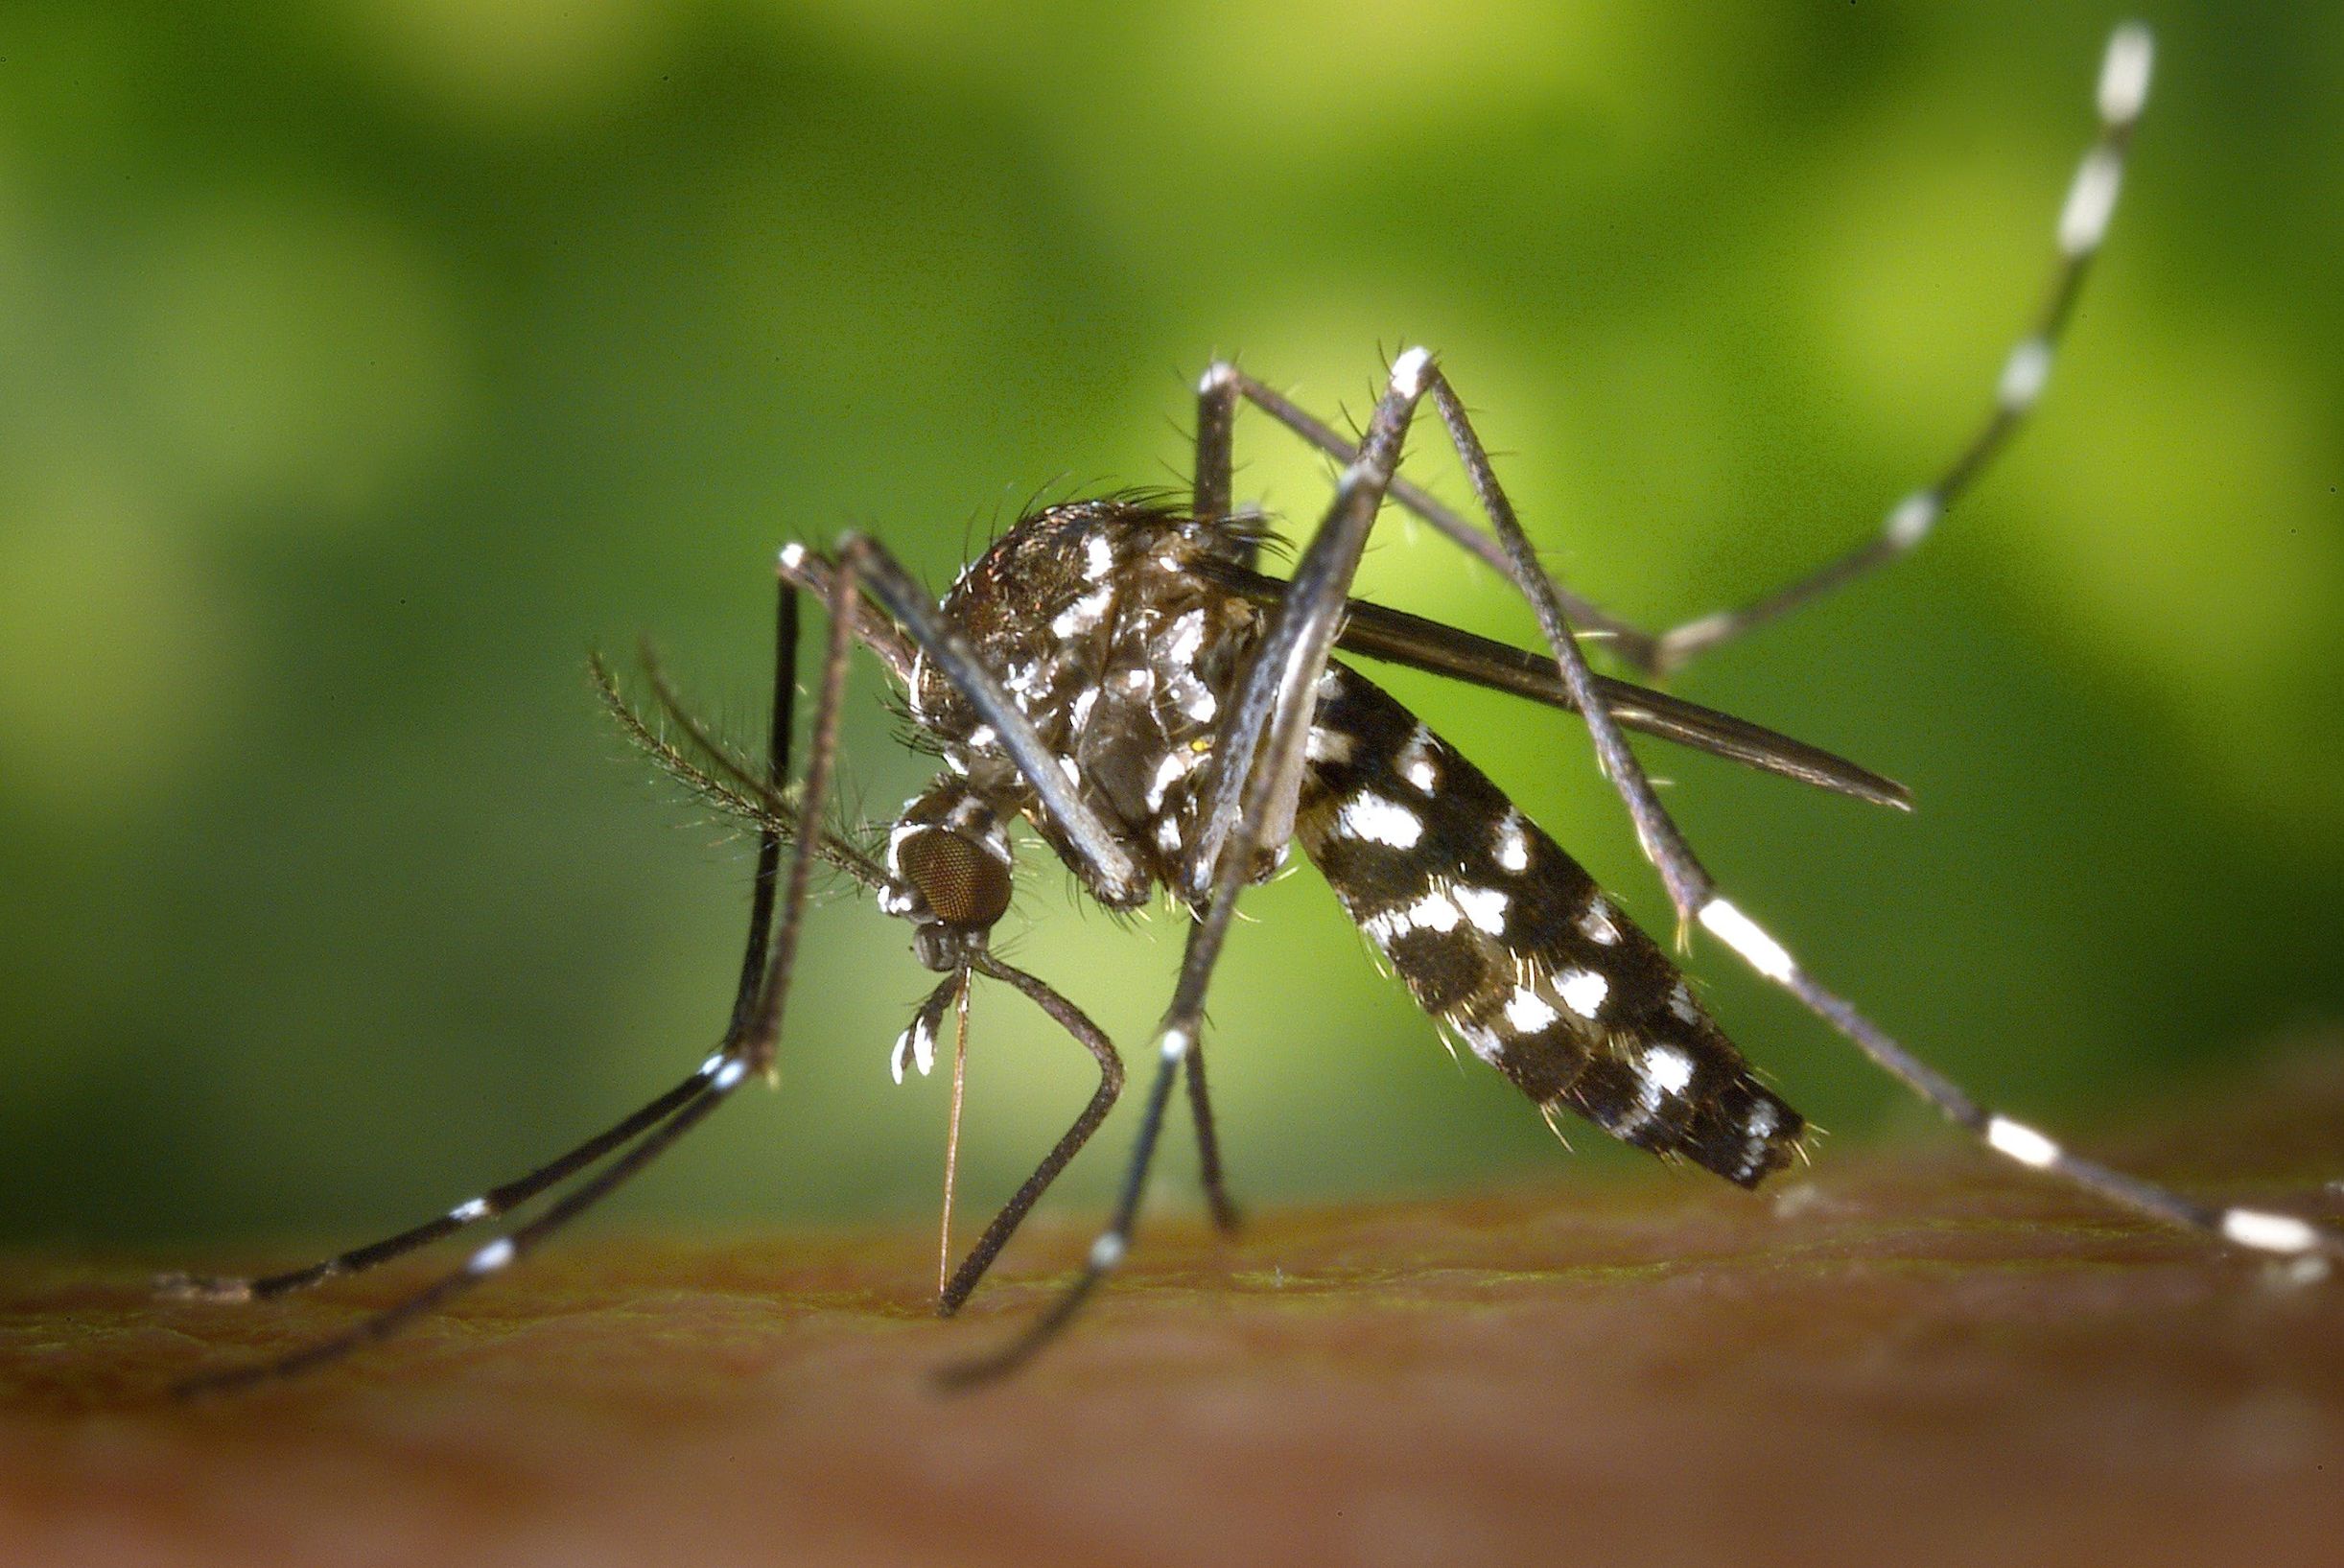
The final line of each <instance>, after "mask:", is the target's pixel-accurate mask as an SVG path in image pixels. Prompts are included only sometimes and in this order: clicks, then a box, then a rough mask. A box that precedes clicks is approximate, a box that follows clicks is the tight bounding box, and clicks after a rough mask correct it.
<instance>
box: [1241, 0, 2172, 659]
mask: <svg viewBox="0 0 2344 1568" xmlns="http://www.w3.org/2000/svg"><path fill="white" fill-rule="evenodd" d="M2153 54H2154V48H2153V45H2152V42H2151V39H2150V35H2149V33H2148V30H2147V29H2146V28H2145V27H2144V26H2142V25H2141V24H2139V23H2134V22H2128V23H2126V24H2124V25H2123V26H2121V27H2119V28H2118V29H2117V30H2116V31H2115V33H2114V34H2112V35H2110V37H2109V39H2108V45H2107V51H2106V53H2105V55H2104V56H2103V57H2102V59H2101V63H2100V72H2099V82H2098V93H2097V95H2096V103H2097V106H2098V115H2099V129H2098V135H2097V137H2096V138H2095V139H2094V141H2093V143H2092V146H2091V147H2090V149H2089V150H2088V151H2086V152H2085V153H2084V155H2083V160H2082V162H2081V163H2080V164H2079V165H2078V166H2077V168H2076V170H2075V176H2074V181H2073V182H2072V183H2071V184H2070V185H2069V187H2068V194H2067V198H2066V199H2065V201H2064V202H2063V203H2062V204H2061V206H2060V210H2059V220H2058V223H2057V225H2056V228H2055V230H2054V235H2055V241H2056V254H2055V258H2054V261H2053V264H2052V269H2051V281H2050V284H2049V286H2048V287H2047V288H2046V289H2045V291H2044V293H2043V297H2042V303H2041V304H2040V305H2039V306H2038V307H2037V309H2036V312H2035V316H2034V319H2033V322H2032V323H2031V325H2030V326H2029V328H2028V332H2027V333H2026V334H2025V335H2024V336H2023V337H2021V338H2020V339H2019V340H2018V342H2017V343H2016V344H2015V345H2014V346H2013V347H2012V349H2011V351H2010V353H2009V356H2008V358H2007V359H2005V360H2004V363H2003V369H2002V372H2001V375H2000V377H1999V378H1998V380H1997V382H1996V386H1995V392H1994V402H1993V405H1992V407H1991V408H1990V409H1989V410H1988V412H1987V414H1986V417H1985V420H1984V422H1983V423H1982V424H1981V426H1980V428H1979V429H1978V432H1977V433H1976V434H1974V435H1973V436H1972V437H1971V438H1970V440H1969V442H1968V444H1966V445H1965V446H1963V447H1962V448H1961V450H1960V451H1959V453H1958V454H1957V456H1955V458H1954V460H1953V461H1952V462H1951V463H1949V464H1948V465H1947V466H1946V468H1945V469H1944V470H1943V472H1941V473H1940V474H1939V475H1938V476H1937V478H1936V479H1935V480H1934V481H1932V482H1931V483H1929V484H1927V485H1925V486H1923V487H1922V488H1920V489H1918V490H1915V491H1913V492H1912V493H1911V494H1910V495H1908V496H1906V497H1905V498H1903V499H1902V500H1901V501H1899V502H1897V503H1896V504H1895V505H1893V506H1891V507H1890V508H1889V509H1888V512H1887V516H1886V518H1885V519H1884V520H1883V522H1882V524H1881V528H1880V531H1879V533H1878V534H1877V535H1875V536H1874V537H1873V538H1872V539H1871V540H1869V541H1867V542H1866V543H1864V544H1863V545H1860V546H1858V547H1857V548H1856V549H1854V550H1850V551H1849V552H1848V553H1846V554H1845V555H1843V556H1840V558H1839V559H1837V560H1834V561H1830V562H1827V563H1826V564H1824V565H1823V566H1821V567H1819V568H1817V569H1816V570H1815V571H1814V572H1812V573H1809V574H1807V575H1806V576H1804V577H1801V578H1799V579H1798V580H1797V581H1794V582H1793V583H1791V584H1790V585H1789V586H1787V587H1785V588H1782V589H1780V590H1777V591H1776V592H1775V593H1773V594H1771V595H1769V596H1768V597H1764V598H1762V599H1758V600H1755V601H1753V602H1751V603H1749V604H1746V605H1744V606H1742V607H1740V608H1738V609H1729V610H1721V611H1717V612H1714V613H1712V614H1709V615H1704V616H1701V617H1699V618H1697V619H1695V620H1688V621H1685V622H1683V623H1681V624H1679V625H1676V626H1674V627H1671V628H1669V629H1667V630H1665V631H1661V632H1653V631H1650V630H1647V629H1645V628H1642V627H1639V626H1637V625H1635V624H1634V623H1632V622H1630V621H1629V620H1625V619H1623V618H1621V617H1619V616H1616V615H1614V614H1612V613H1611V612H1609V611H1606V610H1604V609H1602V608H1601V607H1599V606H1597V605H1595V604H1594V603H1592V602H1590V601H1589V600H1587V599H1584V598H1582V597H1579V596H1577V595H1574V594H1571V593H1569V592H1568V591H1567V590H1561V589H1558V591H1557V597H1558V598H1559V602H1560V603H1561V605H1562V607H1563V609H1564V610H1565V611H1566V612H1567V613H1568V615H1569V618H1570V620H1571V622H1572V624H1573V625H1575V626H1577V627H1579V628H1580V629H1581V632H1582V635H1601V636H1603V637H1604V638H1605V639H1606V642H1607V643H1608V644H1609V646H1610V647H1611V649H1612V650H1613V651H1614V652H1616V653H1617V654H1618V655H1619V657H1620V658H1621V659H1623V660H1625V661H1626V662H1627V663H1628V664H1629V665H1630V666H1631V667H1634V668H1636V669H1638V670H1640V671H1642V672H1643V673H1645V674H1647V675H1654V674H1665V673H1668V672H1670V671H1673V670H1676V669H1679V668H1682V667H1684V666H1685V665H1687V664H1689V663H1691V662H1692V661H1693V660H1694V659H1696V658H1698V657H1699V655H1701V654H1703V653H1705V652H1707V651H1709V650H1710V649H1712V648H1715V647H1718V646H1720V645H1721V644H1724V643H1727V642H1730V641H1732V640H1733V639H1735V638H1737V637H1739V636H1741V635H1742V634H1743V633H1745V632H1747V631H1750V630H1753V629H1754V628H1756V627H1758V626H1761V625H1764V624H1766V623H1767V622H1768V621H1770V620H1776V619H1779V618H1780V617H1782V616H1784V615H1787V614H1789V613H1790V612H1791V611H1793V610H1795V609H1798V608H1800V607H1801V606H1803V605H1805V604H1807V603H1810V602H1812V601H1813V600H1815V599H1817V598H1820V597H1823V596H1824V595H1826V594H1828V593H1830V592H1832V591H1833V590H1834V589H1837V588H1839V587H1840V586H1842V585H1843V584H1846V583H1848V582H1852V581H1854V580H1855V579H1856V578H1858V577H1861V576H1863V575H1865V574H1866V573H1871V572H1874V571H1877V570H1879V569H1880V568H1882V567H1884V566H1887V565H1888V564H1889V563H1890V562H1893V561H1895V560H1897V559H1898V558H1899V557H1901V556H1904V555H1906V554H1909V553H1910V551H1911V550H1914V549H1916V548H1917V547H1918V546H1919V545H1920V543H1921V541H1922V540H1924V539H1926V538H1927V537H1928V536H1929V534H1930V532H1931V531H1932V530H1933V529H1934V527H1935V526H1936V524H1937V521H1938V520H1939V519H1940V518H1942V517H1943V516H1944V515H1945V513H1946V511H1947V510H1948V509H1949V508H1950V507H1952V505H1953V504H1954V503H1956V502H1957V501H1958V500H1959V499H1960V498H1961V497H1962V496H1963V495H1965V494H1966V493H1968V491H1969V490H1970V489H1971V488H1972V487H1974V486H1975V485H1976V483H1977V482H1978V480H1979V479H1980V478H1981V476H1982V475H1983V474H1984V473H1985V472H1986V470H1987V469H1988V468H1989V467H1990V466H1991V465H1992V463H1993V461H1994V459H1995V458H1996V457H1997V456H2000V455H2001V454H2002V453H2003V452H2004V450H2005V449H2006V448H2007V447H2008V446H2009V444H2010V441H2011V439H2012V438H2013V436H2015V435H2016V433H2018V431H2019V429H2020V427H2021V426H2022V425H2024V424H2025V422H2026V420H2027V417H2028V414H2029V413H2031V412H2032V411H2033V410H2034V408H2035V405H2036V404H2037V402H2039V401H2040V400H2041V398H2042V395H2043V391H2044V388H2045V386H2046V385H2047V384H2048V383H2049V381H2050V377H2051V362H2052V359H2053V357H2054V356H2055V354H2056V352H2057V350H2058V347H2059V342H2060V339H2061V337H2062V335H2063V333H2064V332H2065V330H2066V327H2067V324H2068V321H2069V319H2070V317H2071V316H2073V315H2074V305H2075V300H2076V297H2077V295H2078V293H2080V291H2081V290H2082V287H2083V281H2084V277H2085V274H2086V273H2087V272H2088V271H2089V270H2090V269H2091V264H2092V260H2093V258H2094V257H2095V256H2097V255H2098V252H2099V247H2100V243H2101V241H2102V240H2104V239H2105V238H2106V236H2107V232H2108V223H2109V221H2110V220H2111V219H2112V218H2113V217H2114V216H2115V212H2116V199H2117V194H2118V191H2119V189H2120V188H2121V184H2122V182H2123V172H2124V155H2125V152H2126V151H2127V150H2128V148H2129V147H2130V145H2131V141H2132V133H2133V129H2134V127H2135V126H2136V125H2137V124H2138V123H2139V119H2140V114H2141V110H2142V107H2143V105H2145V103H2146V102H2147V98H2148V83H2149V74H2150V65H2151V61H2152V57H2153ZM1240 398H1242V399H1243V400H1244V401H1246V402H1248V403H1251V404H1253V405H1254V407H1256V408H1258V409H1260V410H1262V411H1263V412H1265V413H1267V414H1269V415H1270V416H1271V417H1272V418H1273V419H1275V420H1277V422H1278V423H1279V424H1281V425H1283V426H1285V427H1286V428H1287V429H1288V430H1290V431H1292V432H1294V433H1296V434H1297V435H1300V436H1301V438H1302V439H1303V440H1305V441H1308V442H1309V443H1310V444H1311V445H1313V446H1316V447H1317V448H1319V449H1320V450H1321V451H1322V452H1324V453H1326V454H1328V455H1329V456H1334V457H1337V458H1340V459H1343V460H1345V461H1348V460H1349V459H1350V457H1351V455H1352V451H1353V448H1354V443H1353V442H1352V441H1350V440H1349V439H1348V438H1347V437H1345V436H1344V435H1342V434H1341V433H1338V432H1337V431H1335V430H1334V429H1332V428H1331V427H1329V426H1328V425H1326V424H1325V423H1324V422H1323V421H1321V420H1318V419H1316V418H1313V417H1312V416H1311V415H1310V414H1309V413H1308V412H1306V411H1305V410H1302V409H1301V408H1300V407H1298V406H1297V405H1296V404H1294V403H1293V402H1292V401H1291V400H1289V399H1287V398H1285V397H1283V396H1281V395H1279V394H1278V393H1277V392H1276V391H1274V390H1272V389H1271V388H1270V387H1268V386H1263V385H1262V384H1261V383H1259V382H1257V381H1255V380H1254V379H1253V378H1252V377H1251V376H1248V375H1246V374H1245V373H1244V372H1242V371H1240V370H1239V369H1237V367H1236V366H1235V365H1232V364H1228V363H1215V364H1213V365H1212V366H1211V367H1209V368H1208V369H1207V371H1206V372H1205V377H1204V380H1203V381H1202V382H1201V383H1200V384H1199V386H1198V402H1199V409H1200V413H1199V418H1198V431H1199V436H1200V442H1199V452H1200V456H1203V455H1205V454H1206V453H1207V451H1209V452H1210V453H1211V454H1212V456H1214V457H1215V458H1216V459H1217V460H1218V461H1219V462H1220V463H1221V464H1222V468H1221V471H1220V474H1219V475H1218V477H1217V482H1218V485H1219V488H1218V490H1217V491H1212V492H1208V490H1207V482H1206V480H1205V478H1204V477H1203V476H1202V475H1200V478H1199V481H1198V485H1197V497H1198V501H1197V504H1198V507H1199V510H1200V511H1203V510H1204V508H1205V505H1206V502H1207V495H1208V493H1210V494H1216V495H1218V496H1219V497H1220V498H1221V503H1222V506H1223V508H1224V509H1225V508H1226V505H1227V495H1228V488H1229V485H1228V480H1227V467H1226V465H1227V456H1228V451H1229V446H1228V440H1227V436H1226V431H1227V428H1228V425H1229V423H1230V419H1231V412H1232V410H1233V407H1234V404H1235V402H1236V401H1237V400H1238V399H1240ZM1207 430H1211V431H1214V432H1216V433H1218V434H1219V442H1218V445H1217V446H1213V447H1210V448H1208V447H1207V445H1206V443H1205V442H1204V440H1203V436H1204V434H1205V433H1206V432H1207ZM1392 499H1393V500H1394V501H1395V503H1398V504H1399V505H1401V506H1403V507H1405V508H1407V509H1408V510H1409V511H1411V512H1413V513H1415V514H1416V515H1417V516H1418V517H1419V518H1421V519H1423V520H1424V521H1425V522H1427V523H1429V524H1431V525H1432V526H1433V527H1435V528H1436V529H1438V530H1439V531H1440V532H1441V533H1442V534H1443V535H1445V536H1446V537H1448V538H1449V539H1450V540H1451V541H1453V542H1454V543H1456V544H1457V545H1459V546H1460V547H1462V548H1463V549H1465V550H1467V551H1468V552H1470V553H1472V554H1473V555H1476V556H1478V557H1479V558H1480V559H1481V560H1482V561H1484V562H1485V563H1487V564H1488V565H1489V566H1490V567H1491V568H1493V569H1494V570H1496V571H1498V572H1500V573H1508V568H1507V565H1506V563H1505V561H1504V560H1503V558H1502V557H1501V554H1500V552H1499V551H1498V550H1496V548H1495V547H1494V545H1493V543H1492V541H1491V540H1490V539H1489V537H1488V534H1486V533H1484V532H1482V531H1481V530H1480V529H1478V528H1475V527H1473V526H1472V525H1471V524H1469V523H1467V522H1466V521H1465V519H1464V518H1462V517H1460V516H1459V515H1458V514H1457V513H1456V512H1454V511H1452V510H1450V509H1449V508H1447V507H1445V506H1443V505H1442V504H1441V503H1440V502H1438V501H1436V500H1434V499H1433V498H1432V496H1430V495H1429V494H1427V493H1426V492H1425V491H1423V490H1422V489H1420V488H1419V487H1418V486H1417V485H1414V484H1411V483H1410V482H1408V480H1404V479H1401V480H1395V481H1394V483H1393V486H1392ZM1508 574H1509V575H1510V574H1511V573H1508Z"/></svg>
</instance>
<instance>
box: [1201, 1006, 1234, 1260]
mask: <svg viewBox="0 0 2344 1568" xmlns="http://www.w3.org/2000/svg"><path fill="white" fill-rule="evenodd" d="M1188 1110H1189V1112H1190V1114H1191V1115H1193V1116H1194V1117H1195V1118H1196V1158H1197V1180H1198V1181H1199V1182H1201V1183H1203V1185H1204V1188H1205V1206H1206V1208H1207V1209H1208V1210H1209V1211H1210V1212H1211V1214H1212V1223H1213V1228H1214V1229H1217V1230H1219V1231H1221V1233H1222V1234H1224V1235H1234V1234H1236V1232H1237V1229H1238V1227H1239V1225H1240V1223H1241V1218H1242V1217H1241V1216H1240V1215H1239V1214H1238V1212H1237V1205H1236V1204H1235V1203H1234V1202H1232V1201H1231V1198H1230V1195H1229V1182H1228V1179H1227V1177H1226V1176H1225V1175H1224V1174H1223V1173H1222V1169H1221V1138H1220V1135H1219V1134H1218V1133H1217V1132H1215V1131H1214V1128H1213V1119H1212V1096H1211V1095H1210V1094H1209V1093H1208V1092H1207V1090H1206V1088H1205V1048H1204V1047H1203V1046H1202V1045H1199V1046H1196V1047H1194V1048H1192V1049H1191V1050H1190V1051H1189V1052H1188Z"/></svg>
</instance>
